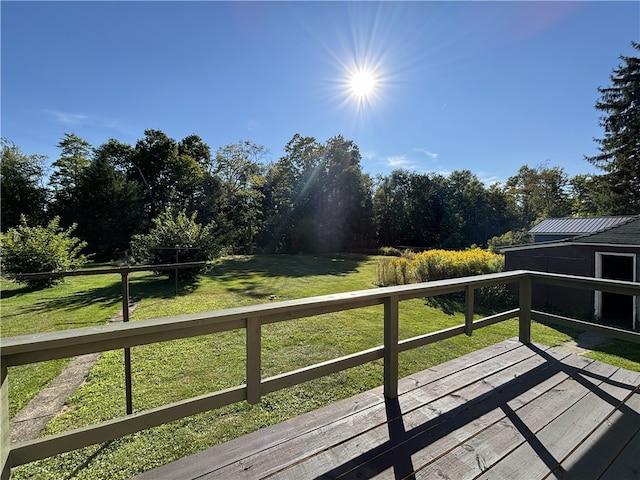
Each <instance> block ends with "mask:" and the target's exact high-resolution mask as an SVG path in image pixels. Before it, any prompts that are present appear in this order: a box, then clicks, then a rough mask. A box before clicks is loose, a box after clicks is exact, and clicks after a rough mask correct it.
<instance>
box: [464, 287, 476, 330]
mask: <svg viewBox="0 0 640 480" xmlns="http://www.w3.org/2000/svg"><path fill="white" fill-rule="evenodd" d="M473 292H474V290H473V287H472V286H471V285H467V286H466V287H465V290H464V300H465V302H464V305H465V312H464V333H466V334H467V335H468V336H469V337H470V336H471V334H472V333H473V309H474V305H473Z"/></svg>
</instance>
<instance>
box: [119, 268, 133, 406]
mask: <svg viewBox="0 0 640 480" xmlns="http://www.w3.org/2000/svg"><path fill="white" fill-rule="evenodd" d="M120 274H121V275H122V321H123V322H128V321H129V271H128V270H122V271H121V272H120ZM124 388H125V395H126V397H127V415H131V414H132V413H133V388H132V385H131V349H130V348H129V347H125V349H124Z"/></svg>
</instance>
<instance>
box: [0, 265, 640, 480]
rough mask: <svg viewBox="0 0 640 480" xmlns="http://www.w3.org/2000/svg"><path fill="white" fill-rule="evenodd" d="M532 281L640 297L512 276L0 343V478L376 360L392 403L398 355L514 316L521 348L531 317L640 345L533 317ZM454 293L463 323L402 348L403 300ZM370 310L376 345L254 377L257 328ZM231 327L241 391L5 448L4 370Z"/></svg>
mask: <svg viewBox="0 0 640 480" xmlns="http://www.w3.org/2000/svg"><path fill="white" fill-rule="evenodd" d="M511 283H516V284H518V285H519V306H518V308H514V309H512V310H508V311H505V312H502V313H498V314H496V315H491V316H488V317H485V318H482V319H479V320H473V310H474V308H473V303H474V291H475V290H476V289H478V288H481V287H489V286H495V285H504V284H511ZM533 283H543V284H552V285H559V286H567V287H572V288H583V289H589V290H598V291H606V292H613V293H620V294H626V295H635V296H640V284H638V283H634V282H620V281H614V280H601V279H594V278H589V277H573V276H568V275H557V274H548V273H540V272H530V271H513V272H504V273H497V274H490V275H478V276H473V277H465V278H458V279H452V280H443V281H435V282H427V283H420V284H413V285H403V286H396V287H384V288H377V289H371V290H361V291H356V292H347V293H340V294H335V295H324V296H319V297H311V298H303V299H299V300H291V301H285V302H277V303H269V304H263V305H255V306H249V307H239V308H232V309H226V310H218V311H212V312H205V313H198V314H190V315H179V316H174V317H165V318H157V319H150V320H141V321H137V322H133V323H115V324H109V325H104V326H99V327H88V328H78V329H73V330H64V331H57V332H51V333H41V334H34V335H23V336H19V337H10V338H4V339H1V340H0V348H1V350H0V357H1V361H2V364H1V380H2V384H1V387H0V408H1V411H0V420H1V422H0V423H1V426H2V447H1V448H2V452H1V457H0V461H1V462H2V477H1V478H2V479H3V480H4V479H8V478H9V476H10V468H11V467H15V466H18V465H22V464H25V463H28V462H32V461H34V460H39V459H42V458H46V457H50V456H53V455H56V454H58V453H62V452H66V451H70V450H75V449H78V448H82V447H85V446H88V445H92V444H96V443H102V442H105V441H109V440H113V439H116V438H119V437H122V436H124V435H128V434H131V433H134V432H137V431H140V430H144V429H147V428H150V427H154V426H157V425H161V424H164V423H169V422H172V421H174V420H178V419H180V418H184V417H187V416H190V415H194V414H197V413H201V412H205V411H207V410H212V409H216V408H219V407H222V406H224V405H229V404H232V403H236V402H240V401H243V400H247V401H248V402H249V403H251V404H255V403H258V402H260V399H261V396H262V395H265V394H267V393H270V392H274V391H276V390H280V389H283V388H286V387H290V386H293V385H297V384H300V383H302V382H306V381H309V380H312V379H315V378H319V377H323V376H325V375H329V374H332V373H335V372H339V371H342V370H345V369H348V368H351V367H355V366H358V365H362V364H365V363H367V362H371V361H373V360H377V359H383V362H384V394H385V396H387V397H389V398H394V397H396V396H397V393H398V392H397V390H398V354H399V353H400V352H402V351H406V350H410V349H413V348H417V347H420V346H424V345H428V344H430V343H433V342H436V341H439V340H443V339H446V338H450V337H453V336H456V335H461V334H467V335H471V334H472V332H473V331H474V330H477V329H479V328H482V327H485V326H488V325H492V324H494V323H498V322H502V321H504V320H508V319H511V318H515V317H518V318H519V339H520V341H521V342H523V343H529V342H530V341H531V320H532V319H533V320H541V321H547V322H553V323H559V324H563V325H568V326H572V327H576V328H579V329H582V330H592V331H598V332H601V333H604V334H605V335H607V336H610V337H615V338H621V339H624V340H628V341H632V342H637V343H640V334H639V333H635V332H631V331H627V330H621V329H616V328H611V327H606V326H602V325H596V324H592V323H588V322H581V321H578V320H574V319H571V318H567V317H562V316H558V315H551V314H549V313H544V312H540V311H536V310H532V308H531V298H532V295H531V292H532V284H533ZM461 291H464V292H465V305H466V308H465V323H464V324H462V325H459V326H456V327H451V328H448V329H445V330H440V331H438V332H433V333H429V334H425V335H420V336H417V337H413V338H409V339H406V340H399V338H398V305H399V302H400V301H402V300H408V299H412V298H423V297H433V296H437V295H443V294H448V293H454V292H461ZM372 305H384V318H383V319H382V321H383V322H384V344H383V345H380V346H378V347H374V348H370V349H368V350H364V351H360V352H357V353H354V354H351V355H347V356H344V357H340V358H335V359H333V360H329V361H326V362H323V363H319V364H316V365H311V366H308V367H305V368H301V369H299V370H294V371H291V372H287V373H283V374H280V375H276V376H273V377H269V378H262V376H261V373H260V371H261V358H262V351H261V350H262V349H261V341H262V335H261V328H262V326H263V325H267V324H270V323H275V322H283V321H288V320H293V319H297V318H304V317H311V316H315V315H320V314H325V313H330V312H338V311H342V310H351V309H356V308H363V307H368V306H372ZM237 329H245V330H246V383H245V384H243V385H239V386H236V387H232V388H228V389H225V390H221V391H217V392H212V393H207V394H204V395H200V396H197V397H193V398H189V399H186V400H182V401H179V402H175V403H170V404H167V405H163V406H161V407H157V408H153V409H150V410H145V411H142V412H138V413H132V414H130V415H126V416H123V417H120V418H116V419H113V420H109V421H106V422H102V423H99V424H96V425H91V426H88V427H83V428H78V429H75V430H71V431H67V432H64V433H60V434H56V435H50V436H47V437H44V438H38V439H35V440H31V441H26V442H21V443H16V444H11V443H10V436H9V393H8V390H9V387H8V376H7V368H8V367H10V366H16V365H25V364H30V363H37V362H43V361H47V360H54V359H60V358H68V357H72V356H76V355H82V354H87V353H93V352H103V351H107V350H114V349H124V348H129V347H132V346H135V345H145V344H151V343H157V342H165V341H168V340H175V339H180V338H187V337H193V336H197V335H203V334H211V333H217V332H225V331H229V330H237Z"/></svg>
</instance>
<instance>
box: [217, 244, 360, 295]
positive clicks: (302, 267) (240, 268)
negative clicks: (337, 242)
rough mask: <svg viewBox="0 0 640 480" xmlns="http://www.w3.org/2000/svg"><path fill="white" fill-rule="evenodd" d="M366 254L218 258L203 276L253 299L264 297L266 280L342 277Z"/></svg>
mask: <svg viewBox="0 0 640 480" xmlns="http://www.w3.org/2000/svg"><path fill="white" fill-rule="evenodd" d="M366 260H367V256H365V255H357V254H346V253H340V254H324V255H282V254H279V255H255V256H246V257H230V258H225V259H222V260H220V261H219V262H218V263H217V264H216V265H215V266H214V267H213V268H211V269H210V270H209V271H208V272H207V273H206V276H208V277H210V278H215V279H216V280H217V281H219V282H222V283H226V284H228V285H229V286H228V287H227V290H228V291H229V292H241V293H242V294H243V295H246V296H249V297H253V298H263V297H264V296H265V291H264V288H265V282H264V280H265V279H269V278H303V277H312V276H321V275H333V276H345V275H349V274H352V273H354V272H356V271H357V270H358V267H359V265H360V264H361V263H362V262H364V261H366Z"/></svg>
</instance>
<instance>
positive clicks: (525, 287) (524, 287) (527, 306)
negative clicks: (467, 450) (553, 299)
mask: <svg viewBox="0 0 640 480" xmlns="http://www.w3.org/2000/svg"><path fill="white" fill-rule="evenodd" d="M531 291H532V281H531V276H529V274H527V276H525V277H523V278H522V279H521V280H520V313H519V316H520V320H519V325H518V327H519V328H518V334H519V338H520V341H521V342H522V343H531V297H532V293H531Z"/></svg>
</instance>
